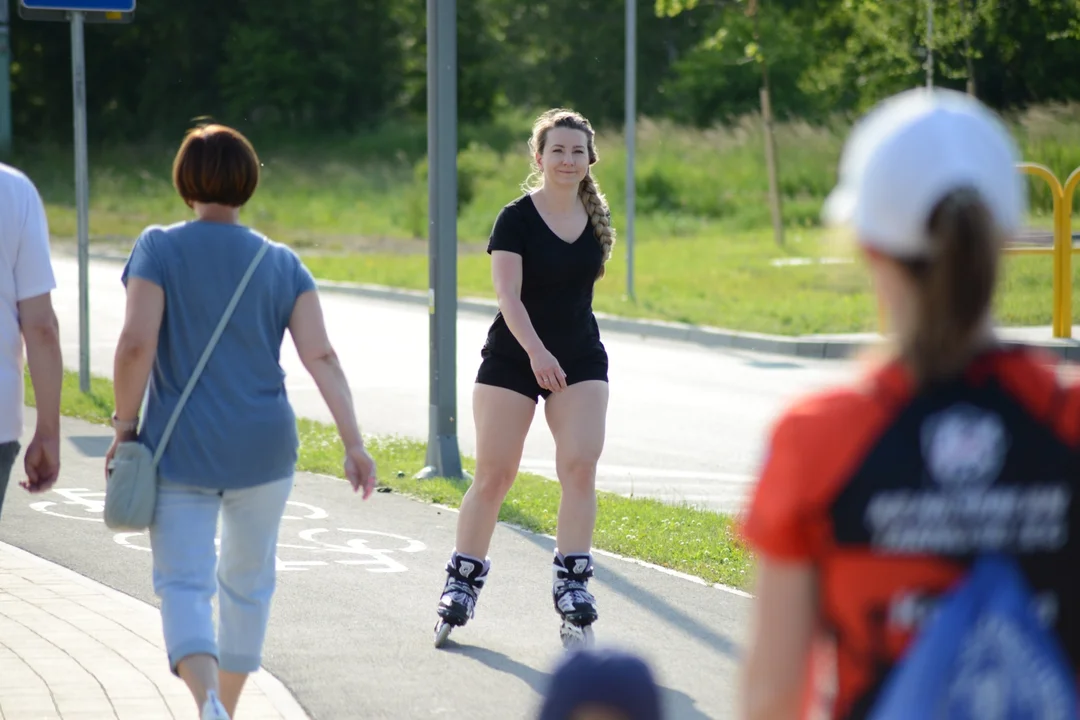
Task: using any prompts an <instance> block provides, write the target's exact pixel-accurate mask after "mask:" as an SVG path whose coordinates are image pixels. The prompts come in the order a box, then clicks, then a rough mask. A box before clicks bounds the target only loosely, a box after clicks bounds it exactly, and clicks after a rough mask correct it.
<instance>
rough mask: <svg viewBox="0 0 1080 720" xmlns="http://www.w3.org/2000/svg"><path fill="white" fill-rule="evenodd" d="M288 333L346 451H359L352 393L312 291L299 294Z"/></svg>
mask: <svg viewBox="0 0 1080 720" xmlns="http://www.w3.org/2000/svg"><path fill="white" fill-rule="evenodd" d="M289 333H290V334H291V335H292V338H293V343H294V344H295V345H296V352H297V354H298V355H299V356H300V362H302V363H303V364H304V368H305V369H307V371H308V373H310V375H311V378H312V380H314V381H315V385H316V386H318V388H319V392H320V393H321V394H322V396H323V400H325V401H326V405H327V407H329V408H330V414H331V415H333V417H334V424H335V425H337V429H338V435H340V436H341V442H342V444H344V445H345V447H346V448H350V447H354V446H356V447H362V446H363V444H364V441H363V438H362V437H361V435H360V427H359V425H358V424H357V422H356V412H355V410H354V408H353V399H352V391H351V390H350V389H349V381H348V379H346V377H345V371H344V370H343V369H342V368H341V363H340V362H339V361H338V356H337V353H336V352H335V351H334V346H333V345H331V344H330V338H329V336H328V335H327V333H326V323H325V322H324V321H323V313H322V305H321V304H320V303H319V294H318V292H317V291H315V290H309V291H307V292H304V293H301V294H300V296H299V297H298V298H297V299H296V304H295V305H294V306H293V312H292V316H291V317H290V319H289Z"/></svg>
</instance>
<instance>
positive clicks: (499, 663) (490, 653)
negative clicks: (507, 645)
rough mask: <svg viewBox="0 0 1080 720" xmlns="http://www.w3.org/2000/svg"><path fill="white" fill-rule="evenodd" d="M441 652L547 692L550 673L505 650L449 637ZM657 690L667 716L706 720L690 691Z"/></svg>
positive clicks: (675, 719) (533, 712)
mask: <svg viewBox="0 0 1080 720" xmlns="http://www.w3.org/2000/svg"><path fill="white" fill-rule="evenodd" d="M443 652H449V653H456V654H458V655H464V656H465V657H468V658H472V659H473V660H476V661H477V662H479V663H481V664H483V665H486V666H487V667H489V668H491V669H492V670H495V671H498V672H502V673H506V674H508V675H513V676H514V677H517V678H519V679H520V680H522V681H524V682H525V684H527V685H528V686H529V687H531V688H532V689H533V691H534V692H536V694H538V695H540V696H541V697H543V696H545V695H546V694H547V692H548V686H549V684H550V682H551V674H550V673H548V672H544V671H541V670H536V669H535V668H531V667H529V666H528V665H525V664H524V663H520V662H518V661H517V660H514V659H513V658H511V657H508V656H507V655H505V654H504V653H501V652H498V651H496V650H489V649H487V648H484V647H479V646H476V645H460V644H458V643H456V642H454V640H453V639H452V638H451V639H450V640H448V641H447V643H446V645H445V646H444V647H443ZM660 692H661V693H662V695H663V698H664V706H665V710H666V711H667V715H666V717H667V718H669V719H670V720H709V716H708V715H706V714H705V713H703V712H701V711H700V710H698V709H697V706H696V703H695V702H694V699H693V698H691V697H690V696H689V695H687V694H685V693H681V692H678V691H676V690H671V689H669V688H666V687H663V686H660ZM538 710H539V705H537V706H536V707H534V708H531V709H530V715H529V716H528V717H535V716H536V714H537V712H538Z"/></svg>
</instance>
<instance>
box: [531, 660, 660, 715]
mask: <svg viewBox="0 0 1080 720" xmlns="http://www.w3.org/2000/svg"><path fill="white" fill-rule="evenodd" d="M662 718H663V714H662V713H661V711H660V691H659V689H658V688H657V686H656V681H655V680H654V678H653V675H652V671H651V670H649V666H648V665H647V664H645V662H644V661H643V660H642V659H641V658H638V657H636V656H634V655H632V654H629V653H626V652H622V651H618V650H581V651H577V652H573V653H570V654H569V655H567V656H566V657H565V658H564V659H563V660H562V661H561V662H560V663H559V665H558V666H557V667H556V669H555V672H554V674H553V675H552V678H551V685H550V686H549V687H548V691H547V696H546V697H545V698H544V704H543V707H542V708H541V710H540V716H539V720H661V719H662Z"/></svg>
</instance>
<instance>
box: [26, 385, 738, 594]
mask: <svg viewBox="0 0 1080 720" xmlns="http://www.w3.org/2000/svg"><path fill="white" fill-rule="evenodd" d="M25 385H26V404H27V405H30V406H33V405H34V390H33V387H32V386H31V384H30V380H29V375H26V379H25ZM112 407H113V390H112V383H111V382H110V381H109V380H107V379H104V378H99V377H95V378H93V380H92V382H91V386H90V392H89V393H87V394H85V395H84V394H83V393H81V392H80V391H79V380H78V374H77V373H74V372H71V371H65V373H64V387H63V392H62V395H61V412H62V414H64V415H67V416H71V417H78V418H81V419H83V420H87V421H90V422H94V423H99V424H108V422H109V418H110V417H111V416H112ZM297 427H298V429H299V432H300V458H299V462H298V463H297V467H298V469H300V470H303V471H306V472H313V473H322V474H325V475H330V476H334V477H339V478H341V477H344V475H343V473H342V463H343V462H344V451H343V448H342V445H341V442H340V440H339V439H338V436H337V431H336V430H335V429H334V428H333V426H331V425H327V424H323V423H318V422H314V421H311V420H306V419H301V420H299V421H298V423H297ZM366 441H367V444H368V450H369V452H370V453H371V455H372V456H373V457H374V458H375V461H376V462H377V464H378V468H379V485H380V486H382V487H387V488H391V489H393V490H394V491H395V492H400V493H403V494H406V495H410V496H413V497H416V498H419V499H422V500H425V501H428V502H433V503H440V504H443V505H447V506H450V507H457V506H458V505H459V504H460V502H461V498H462V496H463V495H464V494H465V490H466V489H467V487H468V486H467V482H465V481H453V480H448V479H445V478H437V479H433V480H416V479H414V478H413V475H414V474H415V473H416V472H417V471H418V470H420V469H421V468H422V467H423V466H424V456H425V446H424V443H423V442H420V441H417V440H412V439H407V438H402V437H368V438H366ZM462 462H463V464H464V466H465V468H466V470H467V471H470V472H471V471H472V470H473V469H474V468H475V464H474V461H473V459H472V458H469V457H464V458H462ZM558 503H559V486H558V484H557V483H555V482H552V481H551V480H548V479H546V478H542V477H538V476H536V475H530V474H528V473H521V474H519V475H518V478H517V480H516V482H515V483H514V486H513V488H512V489H511V490H510V494H509V495H508V496H507V498H506V502H505V503H504V504H503V507H502V511H501V512H500V514H499V519H500V520H502V521H504V522H508V523H513V524H515V525H518V526H520V527H523V528H525V529H527V530H532V531H535V532H541V533H547V534H554V532H555V520H556V513H557V510H558ZM597 505H598V515H597V523H596V532H595V536H594V542H593V544H594V546H595V547H596V548H598V549H601V550H607V551H609V552H614V553H618V554H620V555H625V556H628V557H633V558H637V559H639V560H644V561H646V562H650V563H654V564H656V565H661V566H663V567H667V568H671V569H674V570H679V571H682V572H686V573H690V574H692V575H696V576H698V577H701V578H704V579H705V580H708V581H710V582H717V583H723V584H725V585H731V586H734V587H738V588H742V589H747V588H749V586H750V575H751V572H750V570H751V568H750V562H751V556H750V553H749V551H748V549H747V548H746V547H745V545H743V544H742V542H741V541H740V540H739V539H738V538H737V537H736V536H735V535H734V528H733V521H732V519H731V518H730V517H728V516H725V515H721V514H718V513H714V512H709V511H704V510H698V509H695V508H691V507H687V506H680V505H672V504H666V503H661V502H658V501H655V500H650V499H643V498H626V497H622V496H620V495H615V494H612V493H606V492H600V493H599V497H598V503H597Z"/></svg>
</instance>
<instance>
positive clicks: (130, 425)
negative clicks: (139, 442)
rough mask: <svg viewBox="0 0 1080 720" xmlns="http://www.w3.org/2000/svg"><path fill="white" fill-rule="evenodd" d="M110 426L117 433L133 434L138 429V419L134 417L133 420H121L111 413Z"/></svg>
mask: <svg viewBox="0 0 1080 720" xmlns="http://www.w3.org/2000/svg"><path fill="white" fill-rule="evenodd" d="M112 426H113V430H116V431H117V432H127V433H133V432H135V431H136V430H138V429H139V418H138V416H136V417H135V419H134V420H121V419H120V418H118V417H117V416H116V413H113V416H112Z"/></svg>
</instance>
